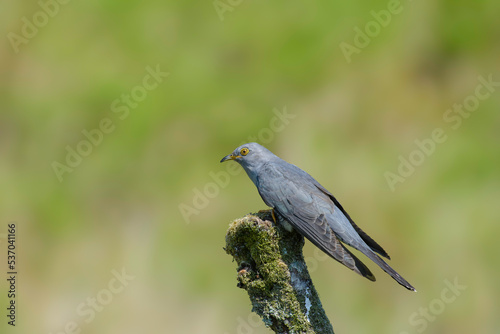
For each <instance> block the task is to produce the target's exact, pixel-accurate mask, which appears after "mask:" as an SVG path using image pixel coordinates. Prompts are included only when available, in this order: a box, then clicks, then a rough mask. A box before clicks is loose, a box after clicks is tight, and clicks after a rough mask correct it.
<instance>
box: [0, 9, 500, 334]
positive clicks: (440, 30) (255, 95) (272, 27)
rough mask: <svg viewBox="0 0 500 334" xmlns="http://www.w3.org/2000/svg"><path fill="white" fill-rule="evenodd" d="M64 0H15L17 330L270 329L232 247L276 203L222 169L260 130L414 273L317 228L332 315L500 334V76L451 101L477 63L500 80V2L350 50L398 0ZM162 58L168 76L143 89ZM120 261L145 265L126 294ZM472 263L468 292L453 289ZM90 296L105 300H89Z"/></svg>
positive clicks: (1, 177) (8, 40) (420, 12)
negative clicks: (77, 156)
mask: <svg viewBox="0 0 500 334" xmlns="http://www.w3.org/2000/svg"><path fill="white" fill-rule="evenodd" d="M42 1H44V0H42ZM42 3H47V4H50V3H51V2H50V1H46V2H42ZM55 4H57V5H54V2H52V5H51V6H52V7H50V6H49V5H44V6H45V7H46V9H45V10H44V9H42V7H41V5H40V4H39V3H37V2H36V1H31V2H26V1H24V2H15V3H14V2H3V3H2V4H0V22H1V23H0V31H1V34H2V35H3V36H4V38H3V42H2V45H1V49H0V98H1V101H2V103H1V105H2V111H1V113H0V154H1V159H0V182H1V185H2V189H3V191H2V192H1V195H0V196H1V200H0V208H1V210H0V215H1V216H0V233H3V235H0V238H2V239H1V240H0V247H1V248H2V250H1V251H0V254H2V255H1V256H2V259H1V263H2V277H5V276H6V274H5V273H6V271H7V269H6V267H5V262H6V261H5V260H6V258H5V257H6V255H5V254H6V247H7V244H6V240H5V233H6V231H7V223H9V222H16V223H17V226H18V232H17V252H18V254H17V260H18V270H19V277H18V299H17V303H18V309H17V311H18V318H17V326H16V328H15V329H14V328H12V327H10V326H7V324H6V322H7V318H6V314H7V311H6V310H5V308H6V305H7V303H8V301H9V300H8V298H7V293H6V292H7V282H6V280H5V278H2V280H1V282H2V283H1V284H0V289H1V293H0V303H2V304H1V305H2V306H1V307H0V309H1V310H2V311H1V319H2V323H1V325H0V328H3V329H2V332H5V331H4V329H5V330H6V331H7V332H8V333H11V332H12V333H14V332H17V333H47V334H48V333H53V334H56V333H69V332H75V333H77V332H81V333H89V334H90V333H137V332H144V333H221V334H224V333H269V332H270V331H269V330H268V329H266V328H265V327H264V326H263V325H262V324H261V323H260V322H259V321H256V319H255V316H253V315H252V314H251V313H250V302H249V299H248V297H247V295H246V293H245V292H244V291H243V290H240V289H238V288H237V287H236V264H235V263H232V262H231V258H230V256H228V255H226V254H225V253H224V251H223V249H222V247H223V246H224V243H225V241H224V236H225V232H226V229H227V227H228V223H229V222H230V221H231V220H232V219H235V218H237V217H241V216H243V215H245V214H247V213H249V212H255V211H258V210H260V209H264V208H266V206H265V204H264V203H263V202H262V201H261V199H260V197H259V195H258V193H257V191H256V189H255V187H254V186H253V184H252V183H251V181H250V180H249V179H248V178H247V177H246V175H244V173H240V174H238V175H235V176H231V177H230V178H229V181H227V182H226V183H227V184H223V185H222V186H215V187H214V184H215V183H214V178H213V177H214V175H219V176H220V175H222V174H220V172H221V171H226V170H227V168H230V167H228V165H220V164H219V160H220V158H221V157H223V156H224V155H226V154H228V153H230V152H231V151H232V150H233V149H234V148H235V147H236V146H238V145H239V144H241V143H243V142H246V141H248V140H257V141H260V142H261V143H263V144H264V145H265V146H267V147H268V148H269V149H271V150H272V151H273V152H275V153H276V154H278V155H279V156H281V157H282V158H284V159H285V160H287V161H289V162H291V163H294V164H296V165H299V166H300V167H301V168H303V169H304V170H306V171H307V172H309V173H310V174H312V175H313V176H314V177H315V178H316V179H318V180H319V181H320V182H321V183H322V184H323V185H324V186H325V187H326V188H328V189H329V190H330V191H331V192H333V193H334V194H335V195H336V196H337V198H338V199H339V200H340V202H341V203H342V204H343V206H344V207H345V208H346V209H347V211H348V212H349V213H350V214H351V216H352V217H353V218H354V220H355V221H356V222H357V223H358V225H360V226H361V227H362V228H363V229H364V230H365V231H367V232H368V234H370V235H371V236H372V237H373V238H374V239H375V240H377V241H378V242H379V243H380V244H381V245H382V246H383V247H384V248H385V249H386V250H387V251H388V252H389V254H390V255H391V256H392V261H391V262H390V263H391V265H392V266H393V267H394V268H395V269H396V270H397V271H399V272H400V273H401V274H402V275H403V276H404V277H405V278H407V279H408V281H410V282H411V283H412V284H413V285H414V286H415V287H416V288H417V290H418V293H416V294H415V293H410V292H409V291H406V290H405V289H404V288H402V287H400V286H399V285H397V284H396V283H395V282H394V281H393V280H392V279H391V278H390V277H389V276H388V275H386V274H385V273H383V272H382V271H381V270H380V269H378V268H377V266H376V265H374V264H373V263H371V262H369V261H368V260H367V259H366V258H365V257H362V256H361V258H362V259H363V260H365V263H366V264H367V265H368V266H369V267H370V268H371V269H372V270H373V272H374V274H375V275H376V276H377V279H378V280H377V282H376V283H372V282H369V281H368V280H365V279H363V278H361V277H359V276H357V275H356V274H354V273H353V272H351V271H350V270H348V269H346V268H345V267H343V266H341V265H340V264H338V263H337V262H335V261H334V260H331V259H323V257H322V256H321V254H319V253H317V252H316V251H315V249H314V247H312V246H311V245H310V244H309V243H307V244H306V247H305V249H304V253H305V256H306V257H307V258H308V263H309V267H310V270H311V275H312V278H313V280H314V283H315V285H316V288H317V290H318V292H319V293H320V296H321V298H322V302H323V306H324V308H325V310H326V312H327V314H328V316H329V317H330V320H331V321H332V323H333V326H334V329H335V331H336V333H395V334H402V333H421V332H425V333H459V332H460V333H467V332H473V333H498V332H499V330H500V320H498V314H499V313H500V308H499V305H498V304H499V302H498V301H499V300H500V291H499V288H498V276H499V274H500V267H499V261H498V255H499V252H500V246H499V243H498V236H499V235H500V225H495V224H498V223H499V219H500V212H499V210H498V207H497V205H498V200H499V197H500V177H499V165H500V154H499V153H500V117H499V105H500V92H499V91H497V90H500V87H495V88H494V89H493V90H494V91H492V92H490V94H489V96H488V98H485V99H483V100H480V101H479V100H478V101H479V102H480V103H479V105H478V106H477V109H476V110H475V111H473V112H471V113H470V114H464V115H466V116H460V117H459V118H458V120H457V119H456V120H455V121H453V122H451V121H446V120H445V119H444V118H443V117H444V116H445V114H446V113H447V110H448V109H449V108H451V107H452V106H453V104H455V103H463V102H464V101H465V100H466V99H468V101H469V102H470V101H472V102H473V101H474V100H473V98H472V100H471V98H470V97H471V96H474V94H475V91H476V89H478V87H479V86H480V81H479V80H478V77H480V76H482V77H483V78H485V79H487V78H488V77H489V76H490V75H491V76H492V78H493V79H494V80H496V81H500V71H499V70H500V63H499V61H498V60H499V59H500V57H499V56H500V43H499V42H500V21H499V20H498V13H499V12H500V3H499V2H498V1H496V0H480V1H465V0H464V1H429V0H426V1H412V2H410V1H405V2H402V3H401V4H400V7H401V8H402V9H401V11H400V12H399V13H398V14H395V15H392V16H391V20H390V22H389V23H388V24H386V26H385V27H382V26H380V25H379V27H380V29H379V31H377V30H376V29H375V30H374V31H372V35H373V37H370V42H369V44H368V45H367V46H366V47H363V48H358V49H359V50H358V51H359V52H356V53H353V54H352V57H351V59H350V60H351V61H350V62H348V61H347V59H346V57H344V54H343V52H342V50H341V48H340V45H341V43H342V42H345V43H349V44H351V45H354V43H355V38H356V34H357V32H356V30H355V28H356V27H358V28H359V29H361V30H363V31H364V29H365V26H366V25H367V24H369V23H370V22H376V21H375V19H374V16H373V14H372V13H371V11H375V12H377V13H379V11H381V10H387V8H388V6H389V5H388V3H387V1H361V0H357V1H352V2H342V3H340V2H332V1H312V2H311V1H299V2H293V3H290V2H289V1H273V2H269V1H241V2H238V1H232V2H229V1H226V2H224V1H221V2H216V3H215V5H217V8H218V9H216V6H215V5H214V3H213V2H211V1H203V2H200V1H196V2H195V1H177V2H165V1H148V2H139V1H125V2H124V1H85V2H82V1H69V2H68V3H65V4H63V3H58V2H56V3H55ZM224 6H226V7H224ZM47 8H48V9H47ZM224 8H225V9H224ZM218 10H219V12H218ZM223 10H225V11H223ZM47 11H48V12H49V14H50V13H51V14H53V15H49V14H43V13H45V12H47ZM221 11H223V12H221ZM40 12H42V14H40ZM44 15H45V16H44ZM34 16H35V17H34ZM23 18H26V20H23ZM26 22H31V23H30V24H35V23H36V24H38V25H39V27H36V26H34V28H35V29H36V30H37V31H34V29H33V27H31V30H30V27H29V24H28V23H26ZM37 22H38V23H37ZM369 26H370V25H369ZM371 26H373V27H375V28H376V24H375V25H374V24H373V23H372V24H371ZM373 27H372V29H374V28H373ZM23 30H24V32H23ZM23 34H24V35H23ZM27 36H28V37H29V38H26V37H27ZM358 39H359V37H358ZM16 51H17V52H16ZM157 67H158V68H159V69H160V70H161V71H162V72H168V73H169V75H168V77H165V78H162V82H160V83H158V84H157V87H156V88H154V89H151V90H145V89H144V88H143V80H144V78H145V77H146V76H147V75H148V73H149V72H148V70H147V68H149V69H150V70H151V69H153V70H154V69H156V68H157ZM148 80H149V79H148ZM149 82H150V83H152V82H153V81H149ZM141 87H142V88H141ZM482 92H483V93H486V92H487V90H484V89H483V90H482ZM132 93H133V94H135V96H136V97H137V96H140V98H138V99H139V100H140V101H138V100H137V101H136V103H137V104H136V105H135V104H133V103H134V102H131V103H130V102H129V107H126V104H125V102H123V101H122V100H121V99H122V97H123V96H125V95H130V94H132ZM141 94H142V95H141ZM117 99H118V102H115V101H116V100H117ZM114 102H115V103H117V104H115V108H113V107H112V104H113V103H114ZM131 106H134V107H131ZM118 107H122V109H120V110H121V111H119V112H115V111H118V109H117V108H118ZM123 108H125V109H127V108H128V111H129V113H128V115H127V116H125V111H124V110H125V109H123ZM285 111H286V112H287V113H288V115H290V118H288V119H287V124H285V123H280V122H278V121H275V120H274V118H275V117H276V113H277V112H279V113H281V114H283V113H284V112H285ZM457 115H459V114H454V116H453V117H457ZM448 116H450V117H451V114H448ZM120 117H122V118H123V119H121V118H120ZM105 119H109V120H110V121H109V122H112V123H111V124H112V126H113V127H114V128H113V131H111V132H110V133H105V134H103V135H102V138H101V139H100V141H96V142H99V143H98V144H97V145H92V146H91V150H92V152H91V153H90V154H88V155H87V156H84V157H82V159H81V162H79V163H78V164H76V163H75V164H76V167H74V168H72V171H71V172H69V171H68V172H65V173H63V174H62V181H61V182H60V181H59V179H58V177H57V176H56V173H55V171H54V162H58V163H60V164H66V162H65V160H66V156H67V152H68V148H67V147H68V146H69V148H70V149H77V146H78V145H80V149H82V150H85V149H87V151H88V150H89V148H88V147H86V148H85V147H84V144H81V143H82V141H83V140H86V137H85V136H84V134H83V133H82V131H83V130H86V131H92V130H93V129H96V128H99V126H100V123H101V122H102V120H105ZM459 120H460V121H461V123H460V124H459V125H458V121H459ZM452 126H455V127H456V129H455V128H453V127H452ZM436 128H441V129H442V130H443V131H444V133H445V135H446V140H445V141H444V142H443V143H437V144H436V146H435V149H434V152H433V153H432V154H430V155H429V156H428V157H427V156H426V157H425V158H424V160H423V162H422V163H421V164H420V165H419V166H417V167H415V170H414V172H413V173H411V175H409V176H408V177H407V178H405V181H404V182H403V183H401V182H399V183H396V184H395V186H394V189H393V190H394V191H392V190H391V187H390V186H389V184H388V182H387V180H386V173H387V172H393V173H397V169H398V165H399V164H400V156H401V157H403V158H405V159H408V158H409V156H410V155H411V154H414V155H415V154H417V155H418V153H414V152H415V150H417V148H418V147H417V145H416V144H415V140H420V141H422V140H426V139H428V138H430V137H431V133H432V132H433V131H434V129H436ZM94 133H95V132H94ZM95 138H97V139H99V138H100V137H99V135H96V137H95ZM97 139H96V140H97ZM82 145H83V146H82ZM415 156H416V155H415ZM214 173H215V174H214ZM217 173H219V174H217ZM220 177H222V176H220ZM200 192H201V193H202V194H203V193H204V192H208V195H209V197H206V196H205V195H203V196H201V195H199V193H200ZM196 194H198V195H196ZM203 197H206V198H205V200H204V199H203ZM193 201H194V202H195V203H193ZM196 206H197V207H196ZM187 207H189V208H191V209H189V212H190V214H188V216H189V218H188V219H186V214H185V215H183V214H182V211H183V210H187V209H186V208H187ZM122 268H124V269H123V270H125V272H126V273H127V274H128V275H130V276H133V277H134V278H133V279H131V280H130V281H127V283H126V284H127V285H126V286H124V287H123V289H121V290H120V292H116V293H113V294H111V295H110V293H109V288H108V285H109V284H110V283H111V282H115V281H114V280H113V277H114V276H113V270H116V271H118V272H121V271H122ZM4 275H5V276H4ZM455 279H457V280H458V282H459V283H460V284H461V285H465V286H466V288H465V290H463V291H460V294H459V295H458V296H455V297H456V298H454V300H453V301H452V302H449V303H448V302H447V303H445V302H443V297H442V296H443V293H444V294H445V296H447V297H451V296H453V294H452V293H449V291H448V292H446V291H447V290H446V288H447V283H446V280H448V281H450V282H453V281H454V280H455ZM115 283H116V282H115ZM446 293H448V294H446ZM88 298H97V300H101V302H103V301H104V303H105V305H102V304H104V303H101V304H99V305H97V306H96V308H95V309H94V310H95V312H94V314H93V316H92V317H91V313H92V312H90V311H89V310H90V309H91V308H90V306H88V304H87V302H88V300H89V299H88ZM90 300H92V299H90ZM448 300H449V299H448ZM82 303H83V304H82ZM425 309H429V310H430V311H425ZM84 310H86V311H87V313H85V312H83V311H84ZM425 312H427V315H424V313H425ZM83 314H86V315H83ZM90 318H92V319H90ZM73 323H74V324H76V325H74V326H77V327H72V326H73V325H72V324H73ZM68 324H69V325H68ZM65 327H66V329H65ZM67 329H69V330H67Z"/></svg>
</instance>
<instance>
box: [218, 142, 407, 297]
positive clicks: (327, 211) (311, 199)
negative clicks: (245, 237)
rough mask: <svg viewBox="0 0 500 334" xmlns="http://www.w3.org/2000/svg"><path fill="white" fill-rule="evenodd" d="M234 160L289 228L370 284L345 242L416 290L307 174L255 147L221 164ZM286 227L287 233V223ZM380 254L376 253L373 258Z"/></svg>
mask: <svg viewBox="0 0 500 334" xmlns="http://www.w3.org/2000/svg"><path fill="white" fill-rule="evenodd" d="M228 160H234V161H236V162H238V163H239V164H240V165H241V166H242V167H243V169H244V170H245V172H246V173H247V174H248V177H249V178H250V179H251V180H252V181H253V183H254V184H255V186H256V187H257V190H258V191H259V194H260V196H261V197H262V199H263V200H264V202H265V203H266V204H267V205H268V206H269V207H271V208H272V209H273V211H272V212H273V217H274V218H275V220H276V215H275V214H277V215H278V216H281V217H282V218H284V219H285V220H286V221H288V222H289V223H290V224H291V225H292V226H293V228H295V229H296V230H297V231H298V232H299V233H300V234H302V235H303V236H304V237H306V238H307V239H308V240H309V241H311V242H312V243H313V244H314V245H316V246H317V247H318V248H319V249H321V250H322V251H323V252H325V253H326V254H328V255H329V256H330V257H332V258H334V259H335V260H337V261H339V262H340V263H342V264H343V265H345V266H346V267H348V268H350V269H352V270H354V271H355V272H356V273H358V274H360V275H361V276H363V277H366V278H368V279H369V280H371V281H375V276H374V275H373V274H372V273H371V271H370V270H369V269H368V268H367V267H366V266H365V265H364V264H363V263H362V262H361V261H360V260H359V259H358V258H357V257H356V256H354V254H352V253H351V252H350V251H349V250H348V249H347V248H346V247H345V246H344V245H343V243H345V244H347V245H349V246H351V247H353V248H355V249H357V250H359V251H360V252H361V253H363V254H365V255H366V256H367V257H368V258H369V259H370V260H372V261H373V262H375V263H376V264H377V265H379V266H380V268H382V270H384V271H385V272H386V273H388V274H389V275H390V276H391V277H392V278H394V279H395V280H396V282H398V283H399V284H401V285H402V286H404V287H405V288H407V289H408V290H412V291H416V290H415V288H414V287H413V286H412V285H411V284H410V283H408V282H407V281H406V280H405V279H404V278H403V277H401V275H399V274H398V273H397V272H396V271H395V270H394V269H392V268H391V267H390V266H389V265H388V264H387V263H386V262H385V261H384V260H382V259H381V258H380V257H379V256H378V255H380V256H383V257H385V258H387V259H390V257H389V255H388V254H387V253H386V251H384V249H383V248H382V247H380V245H379V244H377V243H376V242H375V241H374V240H373V239H372V238H370V237H369V236H368V235H367V234H366V233H365V232H363V230H361V229H360V228H359V227H358V226H357V225H356V224H355V223H354V221H353V220H352V219H351V217H350V216H349V214H348V213H347V212H346V211H345V210H344V208H343V207H342V205H340V203H339V202H338V201H337V199H335V197H334V196H333V195H332V194H331V193H330V192H329V191H328V190H326V189H325V187H323V186H322V185H321V184H319V182H318V181H316V180H315V179H314V178H313V177H312V176H311V175H309V174H308V173H306V172H304V171H303V170H302V169H300V168H299V167H297V166H295V165H292V164H290V163H288V162H286V161H285V160H283V159H281V158H279V157H278V156H276V155H274V154H273V153H272V152H271V151H269V150H268V149H266V148H265V147H263V146H261V145H259V144H257V143H248V144H244V145H241V146H240V147H238V148H236V149H235V150H234V151H233V153H231V154H229V155H227V156H225V157H224V158H222V160H221V161H220V162H224V161H228ZM282 223H284V225H285V228H287V229H288V230H291V227H290V226H289V225H288V227H287V223H285V222H282ZM377 254H378V255H377Z"/></svg>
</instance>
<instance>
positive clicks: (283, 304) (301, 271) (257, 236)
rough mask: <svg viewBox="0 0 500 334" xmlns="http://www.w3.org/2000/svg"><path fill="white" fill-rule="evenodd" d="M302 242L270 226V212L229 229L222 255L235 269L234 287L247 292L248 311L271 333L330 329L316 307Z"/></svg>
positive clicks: (237, 222) (296, 235)
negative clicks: (236, 283)
mask: <svg viewBox="0 0 500 334" xmlns="http://www.w3.org/2000/svg"><path fill="white" fill-rule="evenodd" d="M303 246H304V238H303V237H302V236H301V235H300V234H299V233H297V232H295V231H293V232H288V231H287V230H285V229H284V228H283V227H282V226H281V224H279V223H278V224H275V223H274V222H273V219H272V216H271V211H270V210H266V211H260V212H258V213H255V214H249V215H247V216H245V217H243V218H240V219H237V220H235V221H233V222H232V223H231V225H230V226H229V229H228V231H227V234H226V248H225V250H226V252H227V253H228V254H230V255H232V256H233V258H234V260H236V263H237V264H238V269H237V271H238V274H237V280H238V287H240V288H243V289H245V290H246V291H247V292H248V295H249V297H250V301H251V302H252V311H254V312H256V313H257V314H258V315H259V316H260V317H261V318H262V320H263V321H264V324H265V325H266V326H267V327H269V328H271V329H272V330H273V331H274V332H276V333H290V334H291V333H328V334H330V333H331V334H333V328H332V325H331V324H330V321H329V320H328V318H327V317H326V314H325V311H324V310H323V307H322V306H321V301H320V299H319V296H318V293H317V292H316V289H315V288H314V285H313V283H312V280H311V278H310V276H309V272H308V270H307V266H306V264H305V262H304V256H303V255H302V247H303Z"/></svg>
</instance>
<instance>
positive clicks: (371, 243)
mask: <svg viewBox="0 0 500 334" xmlns="http://www.w3.org/2000/svg"><path fill="white" fill-rule="evenodd" d="M316 187H317V188H318V189H319V190H321V191H322V192H323V193H324V194H325V195H327V196H328V197H329V198H330V199H331V200H332V202H333V203H334V204H335V206H337V207H338V208H339V209H340V211H342V213H343V214H344V216H346V218H347V219H348V220H349V222H350V223H351V225H352V227H354V229H355V230H356V232H358V234H359V236H360V237H361V239H363V241H364V242H365V243H366V244H367V245H368V246H369V247H370V248H371V249H372V250H373V251H374V252H376V253H378V254H379V255H381V256H383V257H385V258H387V259H389V260H390V259H391V257H390V256H389V254H387V252H386V251H385V250H384V249H383V248H382V246H380V245H379V244H378V243H377V242H376V241H375V240H373V239H372V238H371V237H370V236H369V235H368V234H366V233H365V231H363V230H362V229H361V228H360V227H358V225H356V223H354V221H353V220H352V218H351V217H350V216H349V214H348V213H347V212H346V211H345V210H344V208H343V207H342V205H341V204H340V203H339V201H337V199H336V198H335V197H334V196H333V195H332V194H331V193H330V192H329V191H328V190H326V189H325V187H323V186H322V185H321V184H319V183H318V182H317V181H316Z"/></svg>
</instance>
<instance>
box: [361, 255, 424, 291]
mask: <svg viewBox="0 0 500 334" xmlns="http://www.w3.org/2000/svg"><path fill="white" fill-rule="evenodd" d="M363 253H364V254H365V255H366V256H367V257H368V258H369V259H370V260H372V261H373V262H375V263H376V264H378V266H379V267H380V268H382V270H383V271H385V272H386V273H388V274H389V275H391V277H392V278H394V280H395V281H396V282H398V283H399V284H401V285H402V286H404V287H405V288H407V289H408V290H411V291H415V292H417V290H415V288H414V287H413V286H412V285H411V284H410V283H408V281H406V280H405V279H404V278H403V277H402V276H401V275H400V274H398V273H397V272H396V270H394V269H392V268H391V266H389V265H388V264H387V263H385V261H384V260H382V259H381V258H380V257H379V256H378V255H377V254H375V253H374V252H373V251H372V250H367V251H365V252H363Z"/></svg>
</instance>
